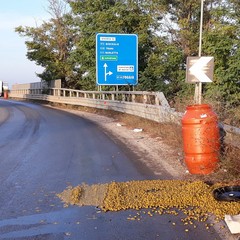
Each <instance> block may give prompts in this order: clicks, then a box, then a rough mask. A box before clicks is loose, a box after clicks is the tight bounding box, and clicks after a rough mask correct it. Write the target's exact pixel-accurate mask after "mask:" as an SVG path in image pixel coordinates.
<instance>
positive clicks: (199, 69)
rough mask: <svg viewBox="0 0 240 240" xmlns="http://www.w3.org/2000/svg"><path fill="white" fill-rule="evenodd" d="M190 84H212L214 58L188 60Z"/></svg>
mask: <svg viewBox="0 0 240 240" xmlns="http://www.w3.org/2000/svg"><path fill="white" fill-rule="evenodd" d="M188 65H189V66H188V67H189V74H188V75H192V76H187V78H188V79H189V82H196V80H194V78H195V79H197V80H198V81H199V82H212V79H213V57H189V58H188Z"/></svg>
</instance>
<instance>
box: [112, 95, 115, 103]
mask: <svg viewBox="0 0 240 240" xmlns="http://www.w3.org/2000/svg"><path fill="white" fill-rule="evenodd" d="M114 100H115V94H114V93H112V101H114Z"/></svg>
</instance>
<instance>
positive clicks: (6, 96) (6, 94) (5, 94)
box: [3, 91, 8, 99]
mask: <svg viewBox="0 0 240 240" xmlns="http://www.w3.org/2000/svg"><path fill="white" fill-rule="evenodd" d="M3 97H4V98H5V99H8V91H4V93H3Z"/></svg>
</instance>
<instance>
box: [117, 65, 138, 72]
mask: <svg viewBox="0 0 240 240" xmlns="http://www.w3.org/2000/svg"><path fill="white" fill-rule="evenodd" d="M117 71H118V72H134V65H117Z"/></svg>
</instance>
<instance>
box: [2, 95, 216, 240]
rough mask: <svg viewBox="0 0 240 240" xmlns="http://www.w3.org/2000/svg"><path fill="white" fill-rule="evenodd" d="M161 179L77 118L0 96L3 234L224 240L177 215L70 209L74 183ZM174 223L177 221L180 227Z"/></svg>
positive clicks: (87, 239) (5, 236) (85, 239)
mask: <svg viewBox="0 0 240 240" xmlns="http://www.w3.org/2000/svg"><path fill="white" fill-rule="evenodd" d="M154 178H156V177H155V176H154V175H153V173H151V172H150V171H149V170H148V169H147V168H146V167H145V166H143V165H142V164H140V163H139V162H138V161H137V157H136V156H135V155H134V154H133V153H131V152H130V151H129V150H128V149H127V148H126V147H124V146H122V145H121V144H119V143H118V142H117V141H116V140H114V138H112V137H110V136H108V135H107V134H106V133H104V132H103V131H101V129H100V128H99V127H98V126H97V125H95V124H93V123H92V122H89V121H88V120H86V119H83V118H80V117H78V116H76V115H73V114H70V113H67V112H63V111H60V110H55V109H52V108H47V107H43V106H40V105H35V104H31V103H23V102H15V101H8V100H3V99H1V100H0V183H1V185H0V239H18V240H20V239H27V240H28V239H51V240H52V239H56V240H61V239H77V240H115V239H116V240H117V239H119V240H120V239H121V240H130V239H131V240H132V239H136V240H143V239H144V240H146V239H148V240H155V239H161V240H177V239H179V240H180V239H183V240H188V239H194V240H195V239H196V240H206V239H208V240H212V239H214V240H218V239H220V237H219V236H218V234H217V233H216V232H215V230H214V228H210V229H209V230H206V228H205V223H203V224H199V225H198V227H197V228H196V229H193V228H191V227H190V228H189V231H188V232H186V231H185V229H186V226H184V225H183V224H182V223H181V221H180V219H181V215H179V216H172V215H163V216H161V215H156V216H153V217H150V216H148V215H146V216H142V219H141V220H140V221H129V220H128V219H127V218H128V216H129V214H133V215H134V214H136V211H134V210H129V211H119V212H106V213H104V212H100V211H99V209H97V208H96V207H94V206H85V207H77V206H70V207H68V208H64V205H63V203H62V202H61V201H60V200H59V198H58V197H56V193H60V192H62V191H63V190H64V189H65V188H66V187H67V186H68V185H72V186H76V185H78V184H81V183H83V182H85V183H87V184H95V183H106V182H110V181H113V180H115V181H127V180H141V179H154ZM172 222H175V223H176V225H175V226H174V225H173V224H172Z"/></svg>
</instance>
